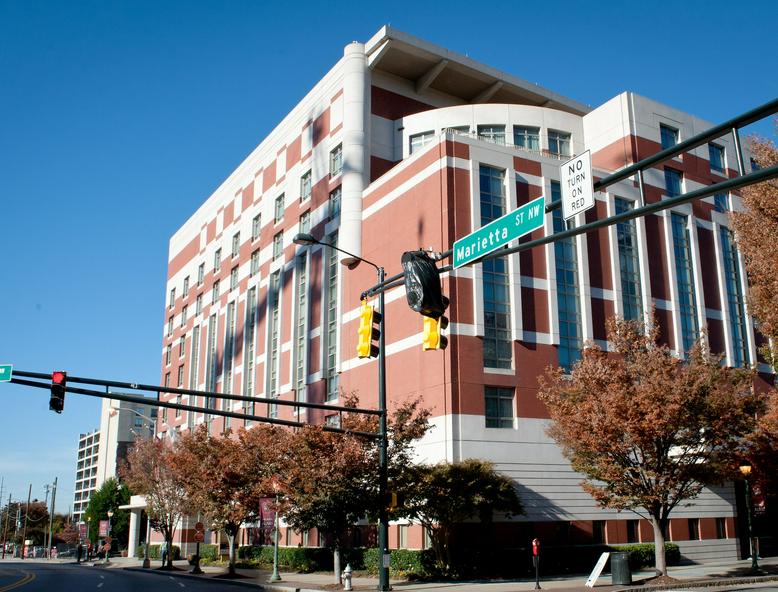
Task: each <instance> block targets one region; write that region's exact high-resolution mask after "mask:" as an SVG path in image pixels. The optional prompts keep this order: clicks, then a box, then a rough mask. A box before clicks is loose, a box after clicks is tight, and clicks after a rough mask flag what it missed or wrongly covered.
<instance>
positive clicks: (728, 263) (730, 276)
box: [720, 226, 749, 367]
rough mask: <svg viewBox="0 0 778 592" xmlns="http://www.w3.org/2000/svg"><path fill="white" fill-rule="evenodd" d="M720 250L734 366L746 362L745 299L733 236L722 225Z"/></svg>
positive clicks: (747, 356) (747, 357) (747, 358)
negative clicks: (722, 260)
mask: <svg viewBox="0 0 778 592" xmlns="http://www.w3.org/2000/svg"><path fill="white" fill-rule="evenodd" d="M720 232H721V250H722V253H723V256H724V277H725V279H726V282H727V304H728V306H729V322H730V327H731V329H732V365H733V366H736V367H740V366H744V365H746V364H748V361H749V355H748V341H747V340H746V331H747V328H746V322H747V318H748V317H747V316H746V301H745V298H744V296H743V287H742V284H741V282H740V262H739V260H738V254H737V249H736V248H735V236H734V234H733V233H732V231H731V230H730V229H729V228H727V227H725V226H722V227H721V229H720Z"/></svg>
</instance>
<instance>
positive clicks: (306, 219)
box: [300, 210, 311, 234]
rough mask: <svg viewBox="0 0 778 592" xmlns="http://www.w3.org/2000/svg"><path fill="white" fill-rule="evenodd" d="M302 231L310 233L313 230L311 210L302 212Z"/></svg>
mask: <svg viewBox="0 0 778 592" xmlns="http://www.w3.org/2000/svg"><path fill="white" fill-rule="evenodd" d="M300 232H303V233H305V234H308V233H309V232H311V211H310V210H308V211H307V212H303V213H302V214H300Z"/></svg>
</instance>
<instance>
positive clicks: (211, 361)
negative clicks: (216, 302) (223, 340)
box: [205, 314, 219, 407]
mask: <svg viewBox="0 0 778 592" xmlns="http://www.w3.org/2000/svg"><path fill="white" fill-rule="evenodd" d="M217 354H218V352H217V351H216V315H215V314H212V315H211V318H209V319H208V343H207V345H206V348H205V363H206V368H205V390H207V391H213V390H214V387H215V386H216V375H217V373H218V362H219V360H218V355H217ZM205 406H206V407H210V406H211V399H210V397H209V398H208V400H207V401H206V404H205Z"/></svg>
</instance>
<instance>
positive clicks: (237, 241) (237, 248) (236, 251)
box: [232, 232, 240, 257]
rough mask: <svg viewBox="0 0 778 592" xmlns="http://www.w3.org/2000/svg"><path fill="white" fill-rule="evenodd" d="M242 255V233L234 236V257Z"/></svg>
mask: <svg viewBox="0 0 778 592" xmlns="http://www.w3.org/2000/svg"><path fill="white" fill-rule="evenodd" d="M239 254H240V232H236V233H235V234H234V235H232V256H233V257H237V256H238V255H239Z"/></svg>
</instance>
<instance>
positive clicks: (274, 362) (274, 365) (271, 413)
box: [267, 271, 281, 417]
mask: <svg viewBox="0 0 778 592" xmlns="http://www.w3.org/2000/svg"><path fill="white" fill-rule="evenodd" d="M280 290H281V272H280V271H276V272H274V273H273V275H272V276H271V277H270V294H269V295H268V297H269V299H270V319H269V320H270V326H269V327H268V334H269V335H270V344H269V348H268V350H269V356H268V358H269V359H268V385H267V392H268V396H269V397H271V398H276V397H277V396H278V352H279V345H278V341H279V336H278V334H279V329H280V327H279V323H278V317H279V313H280V310H279V309H280V307H281V297H280V296H281V295H280V294H279V291H280ZM277 416H278V405H275V404H273V405H268V417H277Z"/></svg>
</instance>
